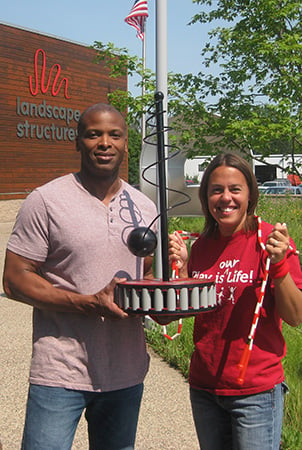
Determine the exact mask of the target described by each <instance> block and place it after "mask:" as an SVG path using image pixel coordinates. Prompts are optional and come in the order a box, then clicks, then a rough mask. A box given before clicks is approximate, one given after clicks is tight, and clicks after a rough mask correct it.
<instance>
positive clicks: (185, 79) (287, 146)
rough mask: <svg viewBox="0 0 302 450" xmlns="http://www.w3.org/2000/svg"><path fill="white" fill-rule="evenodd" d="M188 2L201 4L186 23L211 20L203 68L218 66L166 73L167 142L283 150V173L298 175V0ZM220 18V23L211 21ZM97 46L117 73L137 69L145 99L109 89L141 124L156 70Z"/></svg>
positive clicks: (301, 75)
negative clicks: (169, 129)
mask: <svg viewBox="0 0 302 450" xmlns="http://www.w3.org/2000/svg"><path fill="white" fill-rule="evenodd" d="M193 1H194V2H195V3H197V4H200V5H201V7H203V10H201V12H200V13H198V14H196V15H195V16H194V17H193V18H192V21H191V25H193V24H197V23H201V24H203V23H213V29H212V31H211V32H210V33H209V42H208V43H206V44H205V47H204V48H203V50H202V58H203V61H201V64H202V63H203V64H204V65H205V66H206V67H207V71H209V70H211V67H212V66H213V65H215V66H216V67H217V65H218V66H219V74H218V75H212V74H210V75H208V74H205V73H204V72H202V71H200V72H199V73H198V74H195V75H194V74H190V73H189V74H173V73H170V74H169V76H168V95H169V98H168V101H169V115H170V121H171V123H172V125H173V129H174V133H173V132H170V133H169V137H170V140H171V142H172V143H176V144H178V145H179V146H180V147H181V148H182V149H184V150H186V151H187V156H188V157H194V156H195V155H202V154H203V155H204V154H213V153H217V151H219V150H221V149H222V148H223V149H230V150H234V149H235V150H239V151H241V152H243V153H245V154H246V155H247V157H254V158H255V159H258V160H260V161H261V160H263V158H264V157H265V156H267V155H269V154H271V153H281V154H282V155H284V156H285V157H289V158H290V161H291V163H290V166H289V167H288V171H290V172H291V173H295V174H297V175H301V164H299V163H298V162H297V160H296V158H295V155H296V154H297V153H302V116H301V98H302V20H301V19H302V17H301V16H302V8H301V3H300V2H298V1H294V0H215V2H214V1H212V0H193ZM217 21H219V22H217ZM217 23H219V24H220V26H216V27H214V26H215V24H216V25H217ZM221 24H223V26H221ZM195 26H196V25H195ZM94 48H96V49H97V50H98V57H99V58H101V59H105V60H106V63H107V64H108V65H109V66H110V68H111V71H112V74H113V75H114V76H118V75H119V74H120V73H125V71H127V73H128V75H129V76H132V75H134V74H135V73H136V74H139V75H140V76H141V77H142V79H144V82H145V86H146V96H145V97H144V98H142V97H141V96H137V97H134V96H132V95H131V94H130V93H129V92H127V93H121V92H116V93H113V94H110V95H111V98H110V101H112V102H115V104H116V105H117V106H118V105H119V106H120V107H122V108H125V107H128V112H129V120H130V123H135V124H136V125H138V124H139V118H140V117H141V114H142V112H143V111H146V109H147V107H148V106H149V105H150V104H152V102H153V93H154V90H155V77H154V74H152V72H150V71H149V70H147V71H145V72H144V71H143V65H142V62H141V60H140V59H139V58H136V57H132V56H130V55H129V54H128V51H127V50H126V49H116V48H114V46H113V44H108V45H104V44H102V43H99V42H96V43H95V46H94ZM115 55H117V56H119V59H118V61H119V62H118V63H117V59H116V58H114V56H115ZM215 72H217V69H216V70H215ZM213 73H214V71H213ZM209 99H210V100H209Z"/></svg>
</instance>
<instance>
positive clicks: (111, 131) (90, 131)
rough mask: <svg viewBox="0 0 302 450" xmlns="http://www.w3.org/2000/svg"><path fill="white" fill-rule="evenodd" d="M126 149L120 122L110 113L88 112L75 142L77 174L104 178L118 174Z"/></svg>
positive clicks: (117, 115) (118, 117) (116, 115)
mask: <svg viewBox="0 0 302 450" xmlns="http://www.w3.org/2000/svg"><path fill="white" fill-rule="evenodd" d="M125 145H126V128H125V123H124V121H123V118H122V117H121V116H120V115H119V114H118V113H115V112H114V111H106V110H104V111H102V110H100V111H97V110H96V111H91V112H90V113H87V115H86V116H85V118H84V129H83V132H82V133H81V135H80V136H79V137H78V139H77V150H79V151H80V152H81V160H82V163H81V170H82V171H84V172H86V173H87V174H89V175H94V176H100V177H107V176H112V175H113V174H115V173H118V170H119V167H120V165H121V163H122V161H123V157H124V153H125Z"/></svg>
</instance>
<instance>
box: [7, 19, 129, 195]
mask: <svg viewBox="0 0 302 450" xmlns="http://www.w3.org/2000/svg"><path fill="white" fill-rule="evenodd" d="M95 56H96V52H95V51H94V50H93V49H91V48H88V47H85V46H84V45H79V44H76V43H73V42H68V41H64V40H62V39H59V38H56V37H51V36H47V35H43V34H40V33H38V32H31V31H28V30H24V29H21V28H17V27H13V26H10V25H7V24H2V23H0V80H1V82H0V199H12V198H24V197H25V196H26V195H27V193H28V192H30V191H31V190H33V189H34V188H35V187H37V186H39V185H41V184H43V183H45V182H47V181H49V180H51V179H53V178H55V177H57V176H61V175H64V174H66V173H69V172H74V171H77V170H78V169H79V161H80V159H79V154H78V153H77V152H76V151H75V139H76V127H77V122H78V119H79V116H80V113H81V112H82V111H83V110H84V109H85V108H86V107H87V106H89V105H91V104H93V103H97V102H105V103H108V100H107V94H108V93H109V92H112V91H114V90H115V89H122V90H126V89H127V79H126V76H125V77H121V78H119V79H113V78H112V79H111V78H110V77H109V71H108V69H107V68H106V67H105V66H104V63H103V62H101V63H99V64H95V63H94V59H95ZM127 174H128V166H127V159H125V161H124V163H123V166H122V172H121V175H122V176H123V178H125V179H127Z"/></svg>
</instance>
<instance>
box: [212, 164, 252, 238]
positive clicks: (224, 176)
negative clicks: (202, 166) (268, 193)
mask: <svg viewBox="0 0 302 450" xmlns="http://www.w3.org/2000/svg"><path fill="white" fill-rule="evenodd" d="M207 195H208V207H209V211H210V213H211V215H212V216H213V218H214V219H215V220H216V222H217V223H218V228H219V231H220V233H221V234H222V235H223V236H231V235H232V234H234V233H236V232H237V231H239V230H241V229H242V228H243V226H244V223H245V221H246V217H247V209H248V202H249V197H250V192H249V188H248V185H247V182H246V179H245V176H244V175H243V173H242V172H240V170H238V169H235V168H234V167H229V166H220V167H217V169H215V170H213V172H212V173H211V175H210V178H209V184H208V191H207Z"/></svg>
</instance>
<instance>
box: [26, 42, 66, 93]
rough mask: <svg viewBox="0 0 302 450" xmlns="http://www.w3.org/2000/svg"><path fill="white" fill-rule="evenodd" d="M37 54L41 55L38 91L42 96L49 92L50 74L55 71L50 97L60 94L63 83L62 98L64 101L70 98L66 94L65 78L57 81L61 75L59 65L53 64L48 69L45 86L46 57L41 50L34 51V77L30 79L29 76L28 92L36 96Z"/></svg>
mask: <svg viewBox="0 0 302 450" xmlns="http://www.w3.org/2000/svg"><path fill="white" fill-rule="evenodd" d="M39 53H41V54H42V69H41V80H40V90H41V92H42V94H46V92H47V91H48V90H49V86H50V82H51V76H52V73H53V71H54V70H56V71H57V72H56V74H55V77H54V80H53V82H52V86H51V95H53V96H54V97H56V96H57V95H58V93H59V92H60V90H61V88H62V85H63V83H65V89H64V96H65V98H66V99H69V98H71V97H70V96H68V94H67V90H68V80H67V78H65V77H64V78H62V79H61V80H59V78H60V75H61V66H60V64H54V65H53V66H52V68H51V69H50V71H49V74H48V80H47V84H45V71H46V55H45V52H44V50H42V49H41V48H39V49H38V50H36V53H35V76H34V77H32V76H31V75H30V76H29V90H30V92H31V94H32V95H37V94H38V92H39V74H38V56H39ZM33 78H34V79H35V89H34V88H33Z"/></svg>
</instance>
